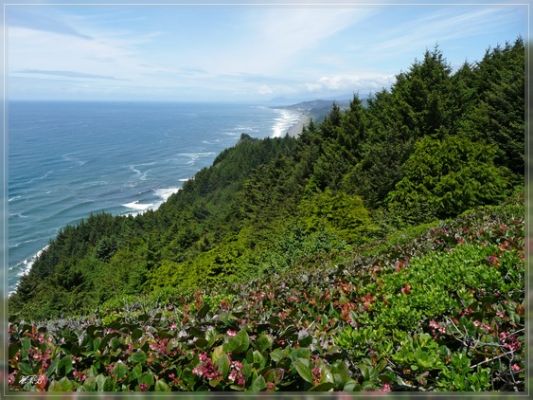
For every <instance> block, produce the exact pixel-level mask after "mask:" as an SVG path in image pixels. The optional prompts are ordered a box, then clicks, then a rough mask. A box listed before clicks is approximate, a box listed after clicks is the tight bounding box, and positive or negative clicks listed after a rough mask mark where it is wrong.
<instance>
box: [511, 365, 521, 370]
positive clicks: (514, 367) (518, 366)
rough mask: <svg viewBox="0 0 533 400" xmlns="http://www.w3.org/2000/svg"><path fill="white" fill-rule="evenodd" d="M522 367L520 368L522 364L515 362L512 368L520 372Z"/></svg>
mask: <svg viewBox="0 0 533 400" xmlns="http://www.w3.org/2000/svg"><path fill="white" fill-rule="evenodd" d="M521 369H522V368H520V365H518V364H513V365H511V370H512V371H513V372H520V370H521Z"/></svg>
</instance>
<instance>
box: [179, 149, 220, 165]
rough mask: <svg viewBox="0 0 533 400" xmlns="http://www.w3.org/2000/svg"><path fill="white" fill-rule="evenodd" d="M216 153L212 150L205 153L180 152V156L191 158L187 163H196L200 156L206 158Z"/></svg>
mask: <svg viewBox="0 0 533 400" xmlns="http://www.w3.org/2000/svg"><path fill="white" fill-rule="evenodd" d="M214 155H215V153H214V152H212V151H208V152H204V153H179V154H178V156H182V157H188V158H189V161H187V163H186V164H187V165H194V164H195V163H196V161H197V160H198V159H199V158H205V157H210V156H214Z"/></svg>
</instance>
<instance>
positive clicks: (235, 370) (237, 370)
mask: <svg viewBox="0 0 533 400" xmlns="http://www.w3.org/2000/svg"><path fill="white" fill-rule="evenodd" d="M242 367H243V365H242V363H241V362H240V361H232V362H231V364H230V368H231V371H230V373H229V375H228V379H229V380H230V381H232V382H235V383H236V384H237V385H239V386H244V384H245V380H244V375H243V373H242Z"/></svg>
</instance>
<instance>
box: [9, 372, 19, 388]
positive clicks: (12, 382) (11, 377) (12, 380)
mask: <svg viewBox="0 0 533 400" xmlns="http://www.w3.org/2000/svg"><path fill="white" fill-rule="evenodd" d="M16 375H17V373H16V372H15V371H13V372H12V373H10V374H9V375H8V378H7V382H8V384H9V385H13V384H15V376H16Z"/></svg>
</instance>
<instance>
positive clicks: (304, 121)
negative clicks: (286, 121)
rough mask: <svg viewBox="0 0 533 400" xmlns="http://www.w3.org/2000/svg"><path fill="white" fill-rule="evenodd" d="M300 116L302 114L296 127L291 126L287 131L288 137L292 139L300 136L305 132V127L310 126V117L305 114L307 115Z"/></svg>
mask: <svg viewBox="0 0 533 400" xmlns="http://www.w3.org/2000/svg"><path fill="white" fill-rule="evenodd" d="M300 114H301V117H300V120H299V121H298V122H297V123H296V124H295V125H293V126H291V127H290V128H289V129H288V130H287V135H289V136H291V137H297V136H299V135H300V134H301V133H302V132H303V130H304V127H306V126H307V125H308V124H309V122H311V116H310V115H308V114H305V113H300Z"/></svg>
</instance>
